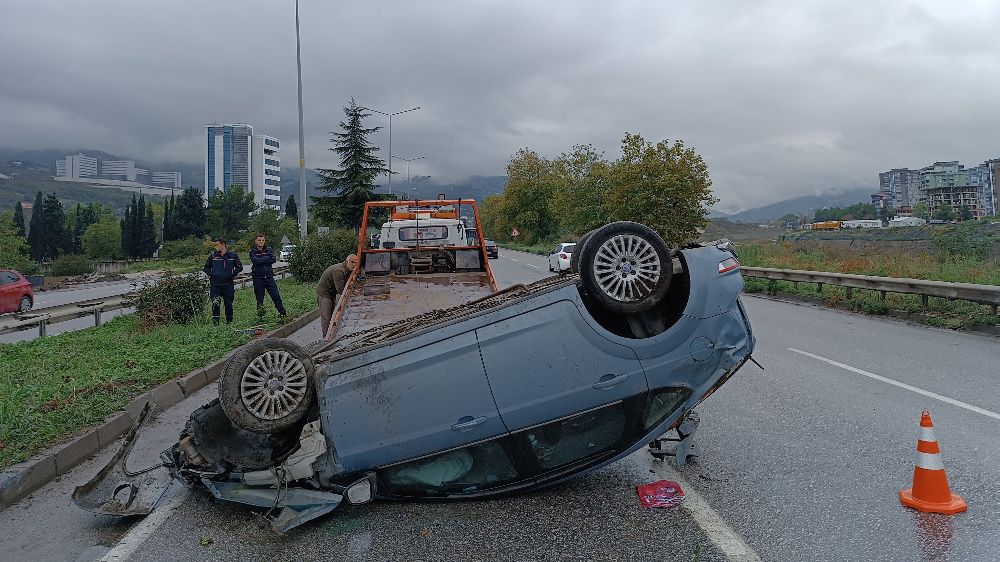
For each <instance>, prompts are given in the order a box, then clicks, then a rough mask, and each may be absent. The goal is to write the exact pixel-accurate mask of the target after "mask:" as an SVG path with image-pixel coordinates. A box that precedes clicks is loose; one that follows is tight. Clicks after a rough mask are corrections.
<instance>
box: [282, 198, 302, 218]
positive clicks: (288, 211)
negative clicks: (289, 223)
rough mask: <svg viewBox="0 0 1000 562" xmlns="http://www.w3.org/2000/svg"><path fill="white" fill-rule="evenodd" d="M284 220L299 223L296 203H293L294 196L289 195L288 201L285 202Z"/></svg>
mask: <svg viewBox="0 0 1000 562" xmlns="http://www.w3.org/2000/svg"><path fill="white" fill-rule="evenodd" d="M285 218H289V219H292V220H294V221H295V222H298V221H299V208H298V206H297V203H295V195H289V196H288V200H287V201H285Z"/></svg>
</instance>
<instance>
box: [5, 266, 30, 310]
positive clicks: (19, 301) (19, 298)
mask: <svg viewBox="0 0 1000 562" xmlns="http://www.w3.org/2000/svg"><path fill="white" fill-rule="evenodd" d="M33 304H35V292H34V291H32V290H31V283H29V282H28V280H27V279H25V277H24V276H23V275H21V274H20V273H18V272H16V271H14V270H13V269H0V314H5V313H7V312H28V311H29V310H31V306H32V305H33Z"/></svg>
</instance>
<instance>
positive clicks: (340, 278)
mask: <svg viewBox="0 0 1000 562" xmlns="http://www.w3.org/2000/svg"><path fill="white" fill-rule="evenodd" d="M357 266H358V256H356V255H354V254H351V255H349V256H347V259H345V260H344V261H343V262H342V263H338V264H334V265H331V266H330V267H328V268H326V271H324V272H323V275H320V277H319V283H318V284H317V285H316V304H318V305H319V317H320V328H321V329H322V330H323V338H326V333H327V331H328V330H329V329H330V318H332V317H333V309H334V307H336V305H337V296H338V295H342V294H343V293H344V285H346V284H347V279H348V278H349V277H350V276H351V272H352V271H354V268H355V267H357Z"/></svg>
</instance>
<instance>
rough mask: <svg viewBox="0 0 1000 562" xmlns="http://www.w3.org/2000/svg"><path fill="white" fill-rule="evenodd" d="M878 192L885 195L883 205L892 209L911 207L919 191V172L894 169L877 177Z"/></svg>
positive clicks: (907, 169) (915, 201)
mask: <svg viewBox="0 0 1000 562" xmlns="http://www.w3.org/2000/svg"><path fill="white" fill-rule="evenodd" d="M878 183H879V192H880V193H884V194H886V200H885V204H886V206H887V207H891V208H892V209H899V208H902V207H912V206H913V205H915V204H916V203H917V200H918V195H919V191H920V170H910V169H909V168H894V169H892V170H889V171H888V172H882V173H880V174H879V175H878Z"/></svg>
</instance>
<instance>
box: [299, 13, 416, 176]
mask: <svg viewBox="0 0 1000 562" xmlns="http://www.w3.org/2000/svg"><path fill="white" fill-rule="evenodd" d="M296 1H297V0H296ZM361 109H367V110H368V111H374V112H375V113H379V114H381V115H385V116H386V117H388V118H389V195H392V116H393V115H399V114H400V113H408V112H410V111H416V110H418V109H420V106H419V105H418V106H417V107H411V108H410V109H404V110H402V111H395V112H392V113H386V112H385V111H379V110H377V109H372V108H370V107H361Z"/></svg>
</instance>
